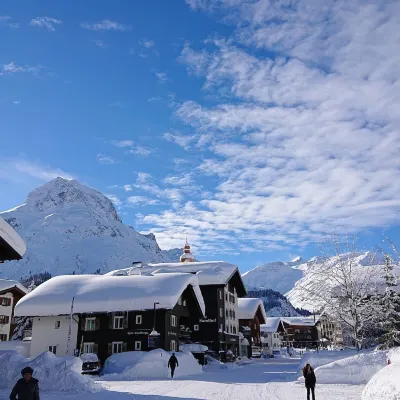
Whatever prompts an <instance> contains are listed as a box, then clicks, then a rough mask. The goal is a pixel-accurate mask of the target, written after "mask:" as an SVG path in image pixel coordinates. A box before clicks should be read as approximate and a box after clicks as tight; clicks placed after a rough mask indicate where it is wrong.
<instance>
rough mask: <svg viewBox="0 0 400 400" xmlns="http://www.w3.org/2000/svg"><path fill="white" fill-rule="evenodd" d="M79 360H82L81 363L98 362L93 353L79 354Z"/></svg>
mask: <svg viewBox="0 0 400 400" xmlns="http://www.w3.org/2000/svg"><path fill="white" fill-rule="evenodd" d="M80 359H81V360H82V362H83V363H86V362H98V361H99V357H97V354H93V353H83V354H81V356H80Z"/></svg>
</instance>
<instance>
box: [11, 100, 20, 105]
mask: <svg viewBox="0 0 400 400" xmlns="http://www.w3.org/2000/svg"><path fill="white" fill-rule="evenodd" d="M13 104H21V101H20V100H14V101H13Z"/></svg>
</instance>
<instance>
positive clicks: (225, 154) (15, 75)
mask: <svg viewBox="0 0 400 400" xmlns="http://www.w3.org/2000/svg"><path fill="white" fill-rule="evenodd" d="M398 18H400V6H399V4H395V3H390V2H386V1H385V2H382V1H370V2H368V4H365V2H363V1H361V0H355V1H353V2H351V4H349V3H348V2H346V1H342V0H339V1H333V0H328V1H325V2H313V1H311V2H309V1H307V2H305V1H298V0H296V1H291V2H287V1H286V0H281V1H279V0H276V1H268V0H243V1H238V0H187V1H184V0H182V1H180V0H176V1H171V2H169V1H163V0H159V1H157V0H154V1H135V2H133V1H132V2H130V1H113V2H109V1H94V0H92V1H85V2H81V1H57V2H55V1H41V0H38V1H35V2H31V1H18V2H15V1H7V0H6V1H3V2H2V4H1V6H0V37H1V39H2V40H0V143H1V144H2V145H1V148H0V164H1V165H0V188H1V190H0V210H6V209H8V208H10V207H13V206H15V205H17V204H20V203H22V202H23V201H24V199H25V197H26V195H27V193H28V192H29V191H30V190H31V189H33V188H35V187H37V186H38V185H40V184H42V183H45V182H46V181H48V180H50V179H52V178H54V177H56V176H58V175H61V176H64V177H68V178H76V179H78V180H79V181H80V182H81V183H84V184H88V185H90V186H92V187H94V188H96V189H98V190H100V191H102V192H103V193H105V194H107V195H108V196H109V197H110V198H111V199H112V200H113V201H114V203H115V205H116V206H117V208H118V210H119V212H120V214H121V216H122V218H123V219H124V221H125V222H126V223H129V224H131V225H133V226H134V227H135V228H136V229H138V230H139V231H143V232H148V231H152V232H154V233H155V234H156V236H157V238H158V241H159V243H160V245H161V247H163V248H170V247H177V246H181V245H182V242H183V240H184V238H185V235H186V234H187V235H188V237H189V240H190V241H191V242H192V243H193V247H194V251H195V253H196V255H197V256H198V258H200V259H210V258H213V259H225V260H227V261H234V262H236V263H238V264H239V265H240V266H241V267H242V269H243V270H247V269H249V268H251V267H254V266H255V265H257V264H260V263H262V262H266V261H272V260H276V259H280V260H288V259H290V258H291V257H294V256H296V255H302V256H304V257H306V258H307V257H310V256H313V255H315V253H316V250H315V248H314V245H313V243H314V242H315V241H318V240H319V239H320V238H321V236H323V235H324V234H325V233H327V232H331V231H335V232H339V233H344V232H346V233H357V234H359V237H360V246H361V247H363V248H369V247H372V246H374V245H375V244H377V243H380V242H381V240H382V232H385V233H386V234H388V235H389V236H391V237H392V238H393V239H394V240H395V241H396V239H397V237H398V233H399V229H398V225H399V211H400V197H399V194H400V180H399V179H398V177H399V170H400V157H399V150H400V140H399V139H400V138H399V136H400V135H399V129H400V119H399V113H398V110H399V106H400V88H399V82H400V79H399V78H400V71H399V69H398V65H399V64H400V56H399V54H400V53H399V52H398V42H399V38H400V36H399V35H400V33H399V30H398V29H397V25H396V24H397V22H396V21H398Z"/></svg>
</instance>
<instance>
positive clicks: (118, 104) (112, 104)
mask: <svg viewBox="0 0 400 400" xmlns="http://www.w3.org/2000/svg"><path fill="white" fill-rule="evenodd" d="M108 107H115V108H124V107H125V104H124V103H123V102H122V101H119V100H117V101H114V103H109V104H108ZM117 147H118V146H117Z"/></svg>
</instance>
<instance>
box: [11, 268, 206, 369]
mask: <svg viewBox="0 0 400 400" xmlns="http://www.w3.org/2000/svg"><path fill="white" fill-rule="evenodd" d="M15 313H16V315H18V316H29V317H33V323H32V341H31V354H30V355H31V357H34V356H36V355H38V354H40V353H42V352H44V351H51V352H53V353H54V354H56V355H59V356H65V355H74V354H75V355H77V354H80V353H96V354H97V355H98V356H99V359H100V360H101V361H102V362H104V361H105V360H106V359H107V357H109V356H110V355H112V354H115V353H121V352H124V351H135V350H142V351H143V350H150V349H152V348H158V347H159V348H163V349H164V350H167V351H179V345H180V340H179V337H180V332H181V326H182V325H184V326H186V327H187V328H188V329H187V330H186V334H187V335H188V338H189V339H190V340H194V338H193V337H192V333H195V332H196V331H198V327H199V324H200V321H201V320H202V319H204V318H205V316H204V313H205V305H204V299H203V296H202V294H201V291H200V288H199V285H198V277H197V275H196V274H188V273H179V272H177V273H169V274H162V273H160V274H155V275H130V276H122V277H121V276H110V275H108V276H107V275H106V276H104V275H69V276H59V277H55V278H52V279H50V280H48V281H46V282H44V283H43V284H41V285H40V286H39V287H38V288H37V289H35V290H33V291H32V292H30V293H29V294H28V295H26V297H25V298H23V299H22V300H21V301H20V302H19V303H18V305H17V306H16V309H15ZM196 327H197V328H196Z"/></svg>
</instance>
